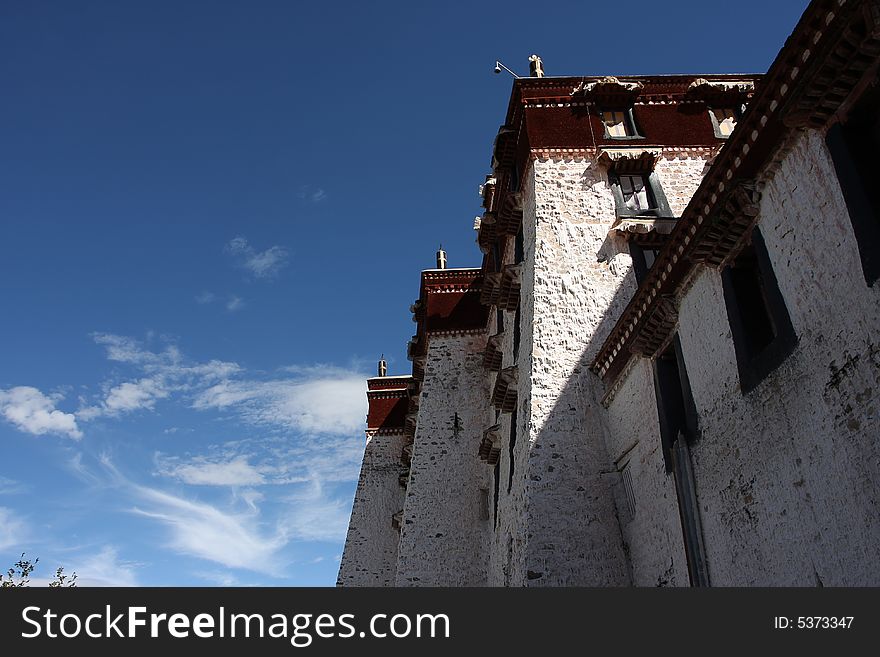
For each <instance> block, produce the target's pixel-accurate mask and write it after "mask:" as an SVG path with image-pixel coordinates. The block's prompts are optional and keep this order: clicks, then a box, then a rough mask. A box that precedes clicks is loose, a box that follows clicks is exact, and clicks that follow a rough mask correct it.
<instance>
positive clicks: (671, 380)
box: [654, 335, 697, 472]
mask: <svg viewBox="0 0 880 657" xmlns="http://www.w3.org/2000/svg"><path fill="white" fill-rule="evenodd" d="M654 392H655V393H656V396H657V416H658V419H659V422H660V443H661V445H662V446H663V460H664V462H665V463H666V471H667V472H672V466H673V457H672V447H673V445H674V444H675V441H676V440H678V436H679V435H680V434H681V435H683V436H684V437H685V440H687V441H688V442H693V441H694V440H695V439H696V437H697V409H696V406H695V405H694V400H693V397H692V396H691V386H690V381H689V380H688V376H687V370H686V369H685V366H684V358H683V356H682V353H681V342H680V340H679V339H678V335H676V336H675V338H674V339H673V341H672V343H671V344H670V345H669V347H668V348H667V349H666V351H664V352H663V353H662V354H661V355H660V356H658V357H657V358H656V359H655V360H654Z"/></svg>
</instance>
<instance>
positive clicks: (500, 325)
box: [495, 306, 504, 333]
mask: <svg viewBox="0 0 880 657" xmlns="http://www.w3.org/2000/svg"><path fill="white" fill-rule="evenodd" d="M495 332H496V333H503V332H504V311H503V310H502V309H501V308H499V307H498V306H495Z"/></svg>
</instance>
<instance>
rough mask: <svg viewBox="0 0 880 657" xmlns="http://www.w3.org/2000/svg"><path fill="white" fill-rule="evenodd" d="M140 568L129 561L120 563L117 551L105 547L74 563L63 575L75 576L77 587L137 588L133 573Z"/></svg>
mask: <svg viewBox="0 0 880 657" xmlns="http://www.w3.org/2000/svg"><path fill="white" fill-rule="evenodd" d="M139 567H141V564H137V563H134V562H130V561H120V559H119V552H118V550H117V549H116V548H115V547H113V546H111V545H105V546H104V547H103V548H101V550H100V552H98V553H97V554H94V555H91V556H89V557H86V558H85V559H83V560H79V561H74V563H72V564H71V565H70V567H65V569H64V573H65V574H66V575H72V574H73V573H74V572H75V573H76V575H77V580H76V583H77V585H78V586H139V584H138V580H137V576H136V574H135V571H136V570H137V569H138V568H139Z"/></svg>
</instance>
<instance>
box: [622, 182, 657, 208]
mask: <svg viewBox="0 0 880 657" xmlns="http://www.w3.org/2000/svg"><path fill="white" fill-rule="evenodd" d="M620 192H621V194H623V205H624V206H625V207H626V208H627V209H629V210H631V211H633V212H635V213H636V214H638V213H640V212H641V211H643V210H653V209H654V208H656V207H657V201H656V200H655V199H654V194H653V193H652V192H651V186H650V185H649V184H648V178H647V176H643V175H641V174H639V175H635V176H620Z"/></svg>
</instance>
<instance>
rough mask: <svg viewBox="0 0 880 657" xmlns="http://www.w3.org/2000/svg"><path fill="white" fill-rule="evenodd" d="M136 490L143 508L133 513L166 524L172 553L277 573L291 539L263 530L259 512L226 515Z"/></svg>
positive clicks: (153, 491)
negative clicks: (280, 552) (280, 553)
mask: <svg viewBox="0 0 880 657" xmlns="http://www.w3.org/2000/svg"><path fill="white" fill-rule="evenodd" d="M133 490H134V492H135V494H136V495H137V497H138V498H139V501H140V505H139V506H137V507H135V508H133V509H132V512H133V513H136V514H138V515H141V516H144V517H146V518H151V519H153V520H156V521H157V522H159V523H161V524H163V525H165V527H166V528H167V529H168V530H169V532H170V540H169V543H168V547H169V548H171V549H172V550H175V551H177V552H180V553H182V554H186V555H190V556H194V557H199V558H201V559H207V560H208V561H213V562H215V563H219V564H221V565H223V566H226V567H228V568H244V569H246V570H252V571H255V572H264V573H273V574H277V572H278V570H279V567H278V560H277V559H276V558H275V557H276V553H277V552H278V550H279V549H281V548H282V547H283V546H284V545H285V544H286V543H287V537H286V536H285V535H284V534H283V533H281V532H279V531H276V532H275V533H271V532H270V533H268V534H267V533H265V532H263V531H261V529H260V527H259V525H258V523H257V518H258V513H257V512H254V511H248V512H246V513H224V512H223V511H220V510H219V509H217V508H216V507H214V506H212V505H210V504H205V503H203V502H194V501H191V500H187V499H184V498H182V497H177V496H175V495H172V494H170V493H165V492H162V491H159V490H156V489H154V488H148V487H146V486H134V487H133Z"/></svg>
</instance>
